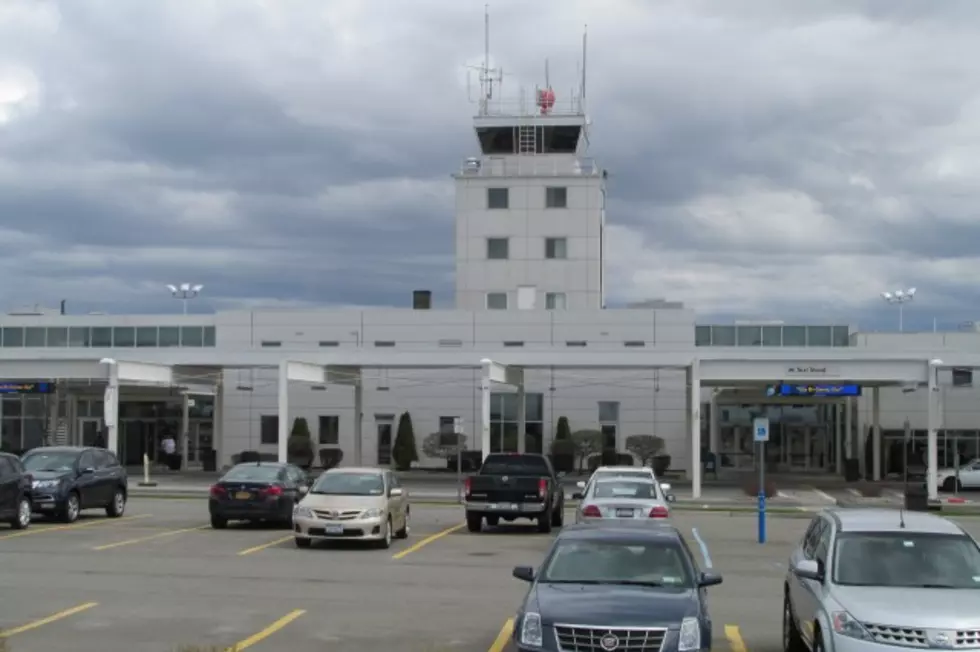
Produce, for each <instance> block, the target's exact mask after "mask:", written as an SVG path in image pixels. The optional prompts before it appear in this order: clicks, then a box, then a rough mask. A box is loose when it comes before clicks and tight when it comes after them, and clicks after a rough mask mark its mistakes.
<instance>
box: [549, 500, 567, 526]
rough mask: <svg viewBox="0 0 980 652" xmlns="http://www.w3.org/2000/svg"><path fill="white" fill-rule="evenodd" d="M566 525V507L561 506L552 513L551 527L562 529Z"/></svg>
mask: <svg viewBox="0 0 980 652" xmlns="http://www.w3.org/2000/svg"><path fill="white" fill-rule="evenodd" d="M564 524H565V506H564V505H559V506H558V509H556V510H555V511H553V512H552V513H551V526H552V527H561V526H562V525H564Z"/></svg>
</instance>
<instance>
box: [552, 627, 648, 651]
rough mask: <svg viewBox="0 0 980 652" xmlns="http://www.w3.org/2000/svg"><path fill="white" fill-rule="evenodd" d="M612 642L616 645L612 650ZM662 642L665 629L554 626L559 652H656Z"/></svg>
mask: <svg viewBox="0 0 980 652" xmlns="http://www.w3.org/2000/svg"><path fill="white" fill-rule="evenodd" d="M613 638H615V645H612V646H611V645H609V643H611V642H613V641H612V639H613ZM665 638H667V629H666V628H664V627H653V628H649V627H636V628H633V627H595V626H592V625H555V639H556V640H557V641H558V649H559V650H561V652H612V651H614V652H659V651H660V648H661V647H663V644H664V639H665ZM604 642H605V643H606V645H605V646H603V643H604Z"/></svg>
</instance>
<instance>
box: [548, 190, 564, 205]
mask: <svg viewBox="0 0 980 652" xmlns="http://www.w3.org/2000/svg"><path fill="white" fill-rule="evenodd" d="M544 205H545V207H546V208H568V188H545V189H544Z"/></svg>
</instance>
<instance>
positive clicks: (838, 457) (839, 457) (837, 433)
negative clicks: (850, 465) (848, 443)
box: [834, 401, 844, 475]
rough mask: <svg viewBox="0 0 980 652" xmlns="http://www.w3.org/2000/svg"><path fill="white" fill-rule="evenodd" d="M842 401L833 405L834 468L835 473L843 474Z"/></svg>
mask: <svg viewBox="0 0 980 652" xmlns="http://www.w3.org/2000/svg"><path fill="white" fill-rule="evenodd" d="M843 410H844V402H843V401H840V402H838V403H837V404H836V405H835V406H834V443H835V444H836V445H835V446H834V469H835V472H836V473H837V475H844V412H843Z"/></svg>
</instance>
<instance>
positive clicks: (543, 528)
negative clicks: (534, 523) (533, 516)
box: [538, 511, 552, 534]
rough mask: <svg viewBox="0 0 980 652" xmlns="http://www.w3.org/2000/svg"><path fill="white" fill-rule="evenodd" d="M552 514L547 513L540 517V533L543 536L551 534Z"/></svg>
mask: <svg viewBox="0 0 980 652" xmlns="http://www.w3.org/2000/svg"><path fill="white" fill-rule="evenodd" d="M551 518H552V515H551V512H550V511H549V512H545V513H544V514H542V515H541V516H539V517H538V532H541V533H542V534H547V533H549V532H551Z"/></svg>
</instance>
